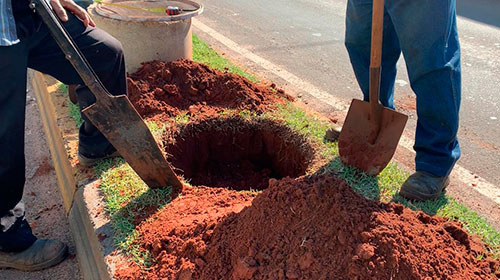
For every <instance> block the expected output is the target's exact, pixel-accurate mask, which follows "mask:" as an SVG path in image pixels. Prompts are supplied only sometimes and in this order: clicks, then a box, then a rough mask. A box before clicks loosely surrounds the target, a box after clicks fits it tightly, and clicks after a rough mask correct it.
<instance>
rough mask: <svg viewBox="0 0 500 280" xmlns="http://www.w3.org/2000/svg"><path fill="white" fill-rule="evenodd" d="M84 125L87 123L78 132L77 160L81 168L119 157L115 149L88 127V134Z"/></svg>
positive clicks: (92, 128)
mask: <svg viewBox="0 0 500 280" xmlns="http://www.w3.org/2000/svg"><path fill="white" fill-rule="evenodd" d="M86 125H87V123H84V124H83V125H82V126H81V127H80V132H79V143H78V160H79V162H80V164H81V165H82V166H84V167H91V166H93V165H94V164H95V163H96V162H98V161H100V160H103V159H107V158H113V157H119V156H120V154H119V153H118V152H117V151H116V149H115V147H113V145H111V143H109V141H108V140H107V139H106V138H105V137H104V135H102V133H100V132H99V130H97V129H96V128H95V127H93V126H90V127H91V129H90V132H87V131H85V126H86Z"/></svg>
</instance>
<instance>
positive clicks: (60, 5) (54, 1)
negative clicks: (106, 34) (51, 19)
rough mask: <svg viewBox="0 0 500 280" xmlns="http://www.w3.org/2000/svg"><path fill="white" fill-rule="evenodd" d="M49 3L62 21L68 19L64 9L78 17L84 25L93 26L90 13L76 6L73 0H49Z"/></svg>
mask: <svg viewBox="0 0 500 280" xmlns="http://www.w3.org/2000/svg"><path fill="white" fill-rule="evenodd" d="M50 5H51V6H52V8H53V9H54V11H55V12H56V14H57V16H58V17H59V18H60V19H61V20H62V21H64V22H66V21H68V14H67V12H66V10H68V11H69V12H71V13H73V14H74V15H75V16H76V17H77V18H79V19H80V20H81V21H82V22H83V25H84V26H85V27H88V26H89V25H90V26H94V27H95V23H94V21H93V20H92V18H91V17H90V15H89V14H88V13H87V11H85V10H84V9H83V8H82V7H80V6H78V5H77V4H76V3H75V2H73V0H50Z"/></svg>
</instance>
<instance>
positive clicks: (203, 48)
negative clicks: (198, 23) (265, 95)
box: [193, 34, 257, 82]
mask: <svg viewBox="0 0 500 280" xmlns="http://www.w3.org/2000/svg"><path fill="white" fill-rule="evenodd" d="M193 60H194V61H196V62H200V63H204V64H207V65H209V66H210V67H212V68H214V69H217V70H220V71H227V72H229V73H234V74H238V75H240V76H243V77H245V78H247V79H249V80H250V81H252V82H257V78H256V77H255V76H254V75H252V74H248V73H246V72H245V71H243V70H241V68H239V67H238V66H236V65H234V64H233V63H231V62H230V61H229V60H228V59H226V58H224V57H222V56H220V55H219V54H218V53H217V52H216V51H214V50H213V49H212V48H211V47H210V46H209V45H208V44H207V43H205V42H203V41H201V40H200V39H199V38H198V36H196V35H194V34H193Z"/></svg>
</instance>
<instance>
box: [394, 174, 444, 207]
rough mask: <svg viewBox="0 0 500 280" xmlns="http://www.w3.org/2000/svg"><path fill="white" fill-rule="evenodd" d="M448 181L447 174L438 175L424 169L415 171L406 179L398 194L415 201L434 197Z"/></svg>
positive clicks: (439, 193) (442, 189) (437, 195)
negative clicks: (443, 175) (444, 175)
mask: <svg viewBox="0 0 500 280" xmlns="http://www.w3.org/2000/svg"><path fill="white" fill-rule="evenodd" d="M449 183H450V179H449V178H448V176H446V177H438V176H435V175H432V174H430V173H427V172H424V171H417V172H415V173H413V174H412V175H411V176H410V177H408V179H406V181H405V182H404V183H403V185H402V186H401V190H400V191H399V194H400V195H401V196H403V197H405V198H407V199H409V200H415V201H426V200H431V199H436V198H438V197H439V196H440V195H441V193H442V192H443V191H444V190H445V188H446V186H448V184H449Z"/></svg>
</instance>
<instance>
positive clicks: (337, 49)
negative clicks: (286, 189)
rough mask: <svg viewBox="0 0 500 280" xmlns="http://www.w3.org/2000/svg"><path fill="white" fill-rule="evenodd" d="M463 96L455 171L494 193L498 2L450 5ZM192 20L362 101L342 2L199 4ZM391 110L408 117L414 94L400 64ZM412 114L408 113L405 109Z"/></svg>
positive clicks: (499, 135) (208, 0)
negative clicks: (201, 8)
mask: <svg viewBox="0 0 500 280" xmlns="http://www.w3.org/2000/svg"><path fill="white" fill-rule="evenodd" d="M457 1H458V3H457V11H458V15H459V18H458V28H459V34H460V41H461V46H462V69H463V76H462V80H463V85H462V88H463V93H462V107H461V129H460V132H459V137H460V143H461V147H462V153H463V156H462V158H461V159H460V161H459V164H460V165H462V166H463V167H465V168H467V169H468V170H470V171H472V172H474V173H476V174H478V175H480V176H481V177H483V178H485V179H486V180H488V181H490V182H491V183H493V184H495V185H496V186H500V171H499V166H500V143H498V139H500V16H499V15H500V1H498V0H457ZM201 2H202V3H203V4H204V5H205V12H204V14H203V15H202V16H200V17H199V18H198V19H199V20H200V21H201V22H202V23H204V24H206V25H208V26H210V27H211V28H213V29H215V30H217V31H218V32H219V33H221V34H223V35H224V36H226V37H228V38H229V39H231V40H232V41H234V42H236V43H237V44H239V45H240V46H242V47H244V48H246V49H247V50H249V51H251V52H253V53H255V54H257V55H259V56H261V57H263V58H265V59H267V60H269V61H271V62H272V63H274V64H276V65H279V66H281V67H282V68H284V69H286V70H287V71H289V72H291V73H293V74H295V75H296V76H298V77H299V78H301V79H303V80H305V81H307V82H309V83H311V84H313V85H314V86H316V87H318V88H320V89H321V90H324V91H326V92H328V93H329V94H331V95H333V96H336V97H337V98H340V99H343V100H345V101H346V102H349V100H350V99H352V98H354V97H356V98H359V97H360V96H361V92H360V90H359V88H358V85H357V83H356V80H355V77H354V74H353V71H352V68H351V65H350V62H349V59H348V55H347V51H346V50H345V47H344V33H345V23H344V22H345V9H346V3H347V0H275V1H273V2H272V4H270V3H271V2H268V1H264V0H203V1H201ZM398 68H399V73H398V77H397V81H396V93H395V95H396V98H395V99H396V100H395V101H396V106H398V108H399V110H401V111H403V112H405V113H408V114H409V115H410V121H409V124H408V126H407V129H406V131H405V134H406V135H408V136H409V137H412V135H413V134H414V128H415V122H416V115H415V111H414V105H413V104H414V102H415V99H414V94H413V92H412V91H411V88H410V86H409V83H408V81H409V79H408V76H407V73H406V69H405V63H404V61H403V59H400V61H399V63H398ZM412 107H413V108H412Z"/></svg>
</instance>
